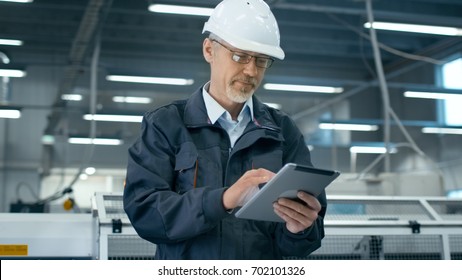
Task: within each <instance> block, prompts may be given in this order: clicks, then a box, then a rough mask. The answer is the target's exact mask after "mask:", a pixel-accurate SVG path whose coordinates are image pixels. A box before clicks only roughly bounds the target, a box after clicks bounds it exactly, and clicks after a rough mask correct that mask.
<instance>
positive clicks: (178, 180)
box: [175, 142, 222, 194]
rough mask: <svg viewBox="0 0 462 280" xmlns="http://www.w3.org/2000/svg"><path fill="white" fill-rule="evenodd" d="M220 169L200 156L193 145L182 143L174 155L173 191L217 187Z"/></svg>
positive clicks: (183, 191) (180, 191)
mask: <svg viewBox="0 0 462 280" xmlns="http://www.w3.org/2000/svg"><path fill="white" fill-rule="evenodd" d="M221 173H222V172H221V170H220V169H219V166H218V165H217V163H215V162H212V161H210V160H208V159H207V158H206V157H203V156H201V155H200V154H199V153H198V151H197V149H196V147H195V145H194V144H193V143H191V142H189V143H184V144H183V145H182V146H181V148H180V150H179V151H178V153H177V154H176V156H175V191H176V192H177V193H179V194H182V193H185V192H187V191H189V190H192V189H195V188H201V187H205V186H207V187H212V188H219V187H221V185H220V184H219V182H220V181H221V180H220V179H219V178H221Z"/></svg>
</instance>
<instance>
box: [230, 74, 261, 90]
mask: <svg viewBox="0 0 462 280" xmlns="http://www.w3.org/2000/svg"><path fill="white" fill-rule="evenodd" d="M236 81H239V82H243V83H246V84H251V85H253V86H254V87H256V86H257V84H258V81H257V79H255V78H252V77H245V76H243V77H237V78H235V79H233V82H236Z"/></svg>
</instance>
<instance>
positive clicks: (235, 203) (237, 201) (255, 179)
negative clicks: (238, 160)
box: [223, 168, 275, 209]
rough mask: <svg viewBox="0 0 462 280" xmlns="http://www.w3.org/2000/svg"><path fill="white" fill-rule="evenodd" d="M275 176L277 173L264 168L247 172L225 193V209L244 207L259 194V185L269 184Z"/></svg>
mask: <svg viewBox="0 0 462 280" xmlns="http://www.w3.org/2000/svg"><path fill="white" fill-rule="evenodd" d="M274 175H275V173H273V172H271V171H269V170H267V169H264V168H259V169H252V170H249V171H247V172H246V173H244V175H242V177H241V178H239V180H237V181H236V183H234V184H233V185H232V186H231V187H230V188H229V189H227V190H226V191H225V192H224V194H223V206H224V207H225V209H234V208H236V207H239V206H242V205H244V203H245V202H246V201H248V200H249V199H250V198H251V197H252V196H253V195H254V194H255V193H257V192H258V190H259V189H258V185H260V184H263V183H266V182H268V181H269V180H270V179H271V178H273V176H274Z"/></svg>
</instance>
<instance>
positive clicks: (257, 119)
mask: <svg viewBox="0 0 462 280" xmlns="http://www.w3.org/2000/svg"><path fill="white" fill-rule="evenodd" d="M252 98H253V114H254V119H253V122H254V124H255V125H256V126H257V127H261V128H267V129H272V130H280V128H279V126H278V125H277V124H276V123H275V122H274V121H273V118H272V117H271V114H270V113H269V111H268V107H267V106H265V105H264V104H263V103H262V102H260V100H258V98H257V97H256V96H255V95H253V96H252ZM184 123H185V125H186V126H193V127H197V126H207V125H211V122H210V120H209V118H208V115H207V109H206V108H205V103H204V99H203V97H202V87H201V88H199V89H197V90H196V91H195V92H194V93H193V94H192V95H191V96H190V97H189V98H188V100H187V102H186V106H185V109H184Z"/></svg>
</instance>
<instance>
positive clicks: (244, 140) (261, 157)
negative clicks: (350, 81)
mask: <svg viewBox="0 0 462 280" xmlns="http://www.w3.org/2000/svg"><path fill="white" fill-rule="evenodd" d="M253 98H254V100H253V104H254V105H253V106H254V120H253V121H252V122H250V123H249V125H248V126H247V127H246V129H245V131H244V133H243V135H242V136H241V137H240V138H239V139H238V140H237V141H236V144H235V146H234V148H233V149H231V147H230V141H229V137H228V134H227V132H226V131H225V130H224V129H223V128H221V127H220V125H219V124H218V122H217V123H215V124H211V123H210V121H209V119H208V116H207V112H206V109H205V104H204V101H203V98H202V89H199V90H197V91H196V92H195V93H194V94H193V95H192V96H191V97H190V98H189V99H187V100H183V101H177V102H174V103H172V104H170V105H167V106H163V107H160V108H158V109H156V110H153V111H150V112H148V113H146V114H145V116H144V118H143V122H142V130H141V135H140V137H139V138H138V140H137V141H136V142H135V143H134V144H133V146H132V147H130V149H129V159H128V166H127V177H126V186H125V191H124V209H125V211H126V213H127V214H128V217H129V219H130V221H131V223H132V225H133V227H134V228H135V230H136V232H137V233H138V234H139V235H140V236H141V237H142V238H144V239H146V240H148V241H150V242H153V243H155V244H157V250H156V255H155V258H157V259H281V258H283V257H284V256H298V257H305V256H307V255H308V254H310V253H311V252H312V251H314V250H316V249H317V248H319V247H320V245H321V239H322V238H323V237H324V227H323V218H324V214H325V209H326V198H325V193H323V194H322V195H321V196H319V197H318V199H319V201H320V202H321V204H322V206H323V210H322V211H321V213H320V215H319V217H318V219H317V221H316V222H315V223H314V224H313V226H311V227H310V228H309V229H307V230H306V231H305V232H302V233H299V234H293V233H291V232H289V231H288V230H287V229H286V227H285V224H284V223H274V222H263V221H253V220H245V219H237V218H236V217H235V216H234V215H233V214H232V213H229V212H228V211H226V209H224V207H223V204H222V196H223V192H224V191H225V190H226V188H227V187H229V186H231V185H232V184H233V183H234V182H236V181H237V180H238V179H239V178H240V177H241V176H242V174H244V173H245V172H246V171H248V170H250V169H252V168H260V167H262V168H266V169H269V170H271V171H273V172H277V171H278V170H279V169H280V168H281V167H282V166H283V165H284V164H285V163H288V162H294V163H299V164H305V165H311V160H310V153H309V150H308V149H307V147H306V144H305V141H304V138H303V136H302V134H301V133H300V131H299V129H298V128H297V127H296V125H295V124H294V122H293V121H292V120H291V119H290V118H289V117H288V116H287V115H286V114H284V113H282V112H280V111H278V110H275V109H272V108H269V107H268V106H266V105H264V104H263V103H261V102H260V101H259V100H258V99H257V98H256V97H255V96H254V97H253Z"/></svg>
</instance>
